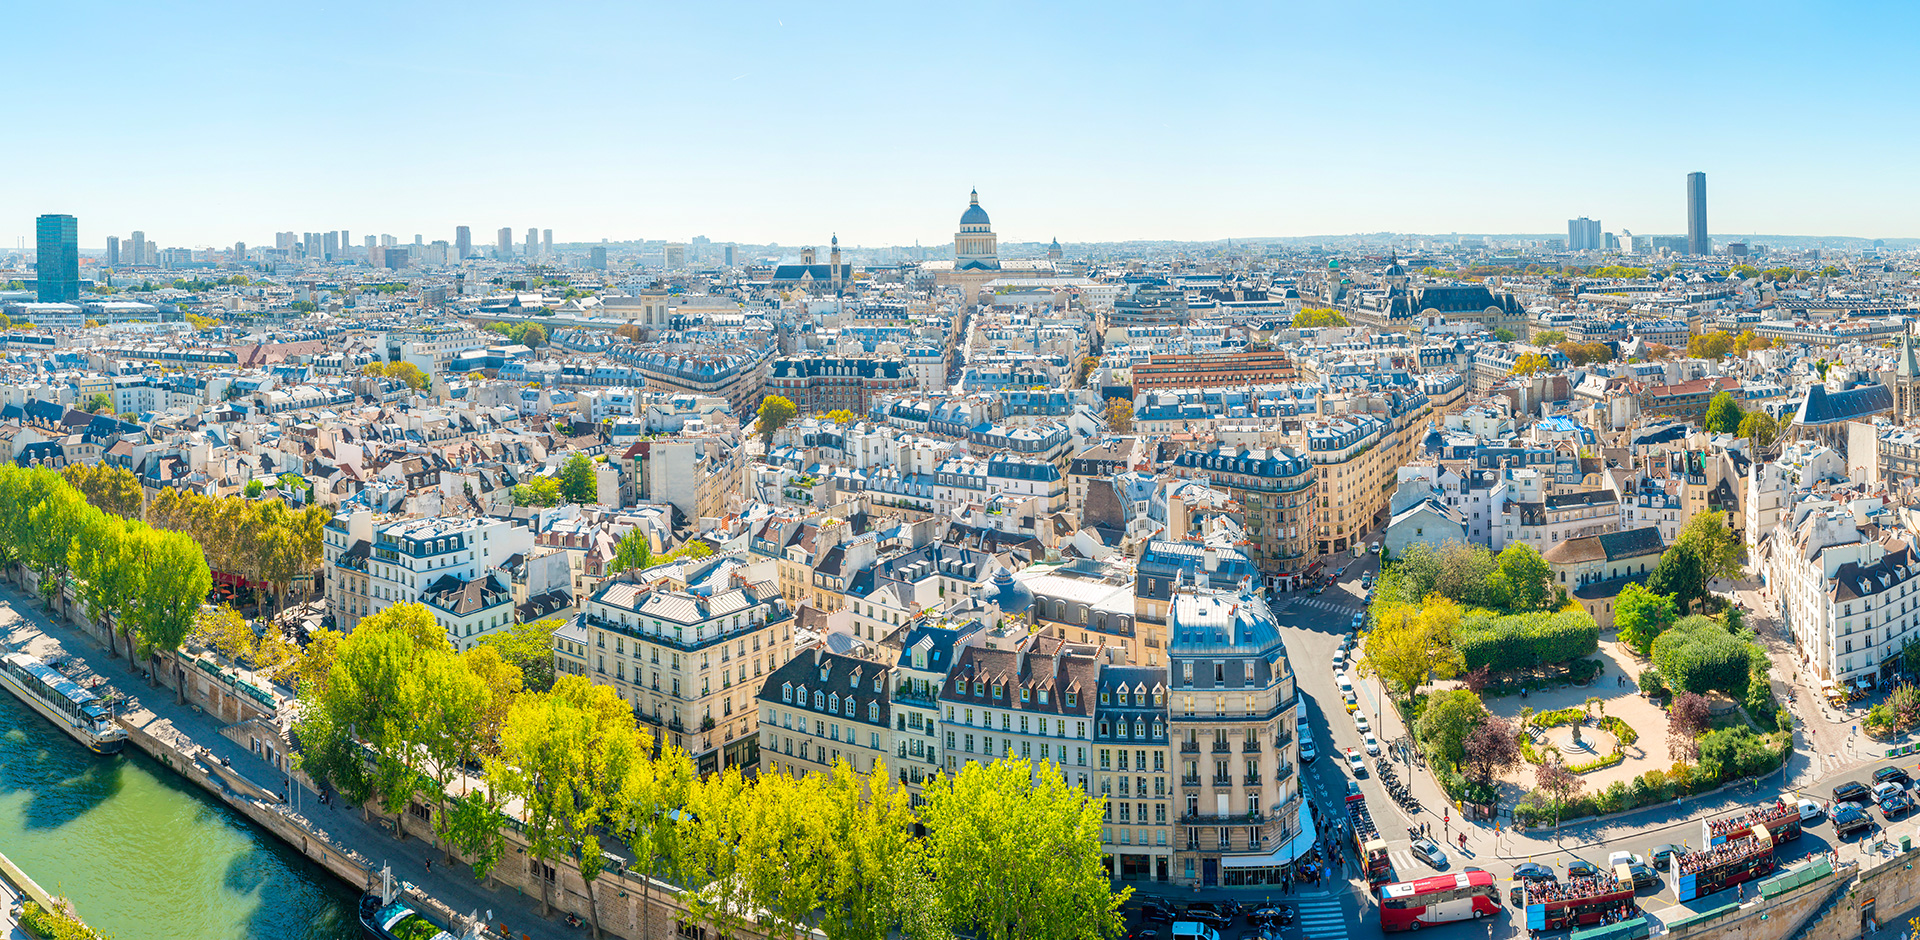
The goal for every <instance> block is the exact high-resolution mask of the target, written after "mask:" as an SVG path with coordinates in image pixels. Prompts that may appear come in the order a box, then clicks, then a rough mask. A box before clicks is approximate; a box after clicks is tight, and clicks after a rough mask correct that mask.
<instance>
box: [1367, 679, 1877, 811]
mask: <svg viewBox="0 0 1920 940" xmlns="http://www.w3.org/2000/svg"><path fill="white" fill-rule="evenodd" d="M1333 684H1334V685H1337V686H1339V687H1340V694H1341V695H1352V694H1353V680H1351V679H1349V678H1347V674H1346V672H1345V671H1341V672H1336V673H1334V674H1333ZM1855 786H1858V784H1855Z"/></svg>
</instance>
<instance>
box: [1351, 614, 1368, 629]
mask: <svg viewBox="0 0 1920 940" xmlns="http://www.w3.org/2000/svg"><path fill="white" fill-rule="evenodd" d="M1366 625H1367V615H1366V613H1365V612H1364V611H1363V612H1361V613H1357V614H1354V615H1353V629H1354V630H1356V631H1357V630H1359V629H1360V628H1361V627H1364V626H1366Z"/></svg>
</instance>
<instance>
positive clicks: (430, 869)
mask: <svg viewBox="0 0 1920 940" xmlns="http://www.w3.org/2000/svg"><path fill="white" fill-rule="evenodd" d="M427 874H429V875H431V874H433V859H427Z"/></svg>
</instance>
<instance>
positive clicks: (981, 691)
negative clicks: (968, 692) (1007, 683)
mask: <svg viewBox="0 0 1920 940" xmlns="http://www.w3.org/2000/svg"><path fill="white" fill-rule="evenodd" d="M973 694H975V695H985V694H987V683H986V682H985V681H983V680H980V679H975V680H974V682H973Z"/></svg>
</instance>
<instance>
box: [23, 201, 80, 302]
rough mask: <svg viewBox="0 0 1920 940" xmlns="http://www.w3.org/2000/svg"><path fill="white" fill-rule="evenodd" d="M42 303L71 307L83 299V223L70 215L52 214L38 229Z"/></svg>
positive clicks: (36, 227) (37, 247)
mask: <svg viewBox="0 0 1920 940" xmlns="http://www.w3.org/2000/svg"><path fill="white" fill-rule="evenodd" d="M34 229H35V232H36V233H37V235H38V238H37V239H36V243H35V248H36V252H37V253H36V255H35V257H36V258H37V259H38V263H37V265H36V268H37V276H38V278H39V282H40V283H39V289H40V302H41V303H43V304H70V303H73V302H75V301H77V300H79V299H80V222H79V220H77V219H75V218H74V217H73V216H70V215H54V214H48V215H43V216H41V217H40V218H39V219H38V220H37V221H36V223H35V225H34Z"/></svg>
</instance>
